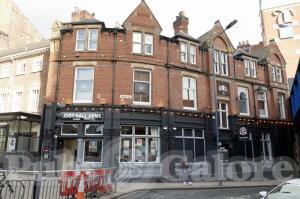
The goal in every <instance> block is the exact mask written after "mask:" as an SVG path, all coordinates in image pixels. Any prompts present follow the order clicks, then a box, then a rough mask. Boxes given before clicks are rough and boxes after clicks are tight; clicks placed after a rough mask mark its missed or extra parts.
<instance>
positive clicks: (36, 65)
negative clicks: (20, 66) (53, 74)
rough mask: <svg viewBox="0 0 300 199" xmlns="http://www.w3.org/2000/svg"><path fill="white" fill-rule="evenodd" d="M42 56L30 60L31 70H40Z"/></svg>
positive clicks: (33, 71) (41, 67)
mask: <svg viewBox="0 0 300 199" xmlns="http://www.w3.org/2000/svg"><path fill="white" fill-rule="evenodd" d="M43 61H44V60H43V57H36V58H34V59H33V60H32V66H31V67H32V68H31V72H32V73H35V72H40V71H42V69H43Z"/></svg>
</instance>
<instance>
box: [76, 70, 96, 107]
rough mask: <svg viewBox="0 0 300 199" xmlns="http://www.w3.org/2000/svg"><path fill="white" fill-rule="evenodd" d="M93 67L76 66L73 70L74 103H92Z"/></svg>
mask: <svg viewBox="0 0 300 199" xmlns="http://www.w3.org/2000/svg"><path fill="white" fill-rule="evenodd" d="M93 86H94V68H92V67H77V68H76V70H75V85H74V98H73V101H74V103H92V102H93Z"/></svg>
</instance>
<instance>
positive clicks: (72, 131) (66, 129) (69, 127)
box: [61, 124, 79, 135]
mask: <svg viewBox="0 0 300 199" xmlns="http://www.w3.org/2000/svg"><path fill="white" fill-rule="evenodd" d="M78 132H79V124H64V125H63V127H62V128H61V134H62V135H77V134H78Z"/></svg>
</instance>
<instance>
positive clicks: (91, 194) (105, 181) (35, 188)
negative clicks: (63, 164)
mask: <svg viewBox="0 0 300 199" xmlns="http://www.w3.org/2000/svg"><path fill="white" fill-rule="evenodd" d="M1 172H4V171H1V170H0V173H1ZM24 173H26V174H24ZM115 174H116V169H114V168H105V169H96V170H93V169H87V170H81V171H75V170H71V171H70V170H64V171H44V172H43V176H44V177H42V178H41V179H39V178H38V177H37V176H38V175H39V173H38V172H37V171H33V172H24V171H15V172H14V173H13V174H11V175H9V176H8V178H7V181H8V182H9V184H11V186H12V189H13V190H14V191H13V193H12V192H10V190H9V187H8V186H4V187H3V189H2V190H1V192H0V194H1V197H2V198H5V199H10V198H11V199H27V198H28V199H29V198H30V199H35V198H39V199H57V198H60V199H65V198H76V199H77V198H79V199H81V198H100V196H101V195H104V194H110V193H111V192H115V191H116V188H117V182H116V178H115ZM46 176H47V177H46ZM56 176H58V177H56ZM80 185H81V187H80ZM79 196H81V197H79ZM1 197H0V198H1Z"/></svg>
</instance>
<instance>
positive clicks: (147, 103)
mask: <svg viewBox="0 0 300 199" xmlns="http://www.w3.org/2000/svg"><path fill="white" fill-rule="evenodd" d="M135 71H141V72H148V73H149V82H147V81H140V80H135V76H134V74H135ZM135 82H142V83H147V84H149V102H140V101H134V88H135V87H134V85H135ZM151 98H152V71H151V70H147V69H137V68H136V69H133V104H134V105H143V106H150V105H151V101H152V99H151Z"/></svg>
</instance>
